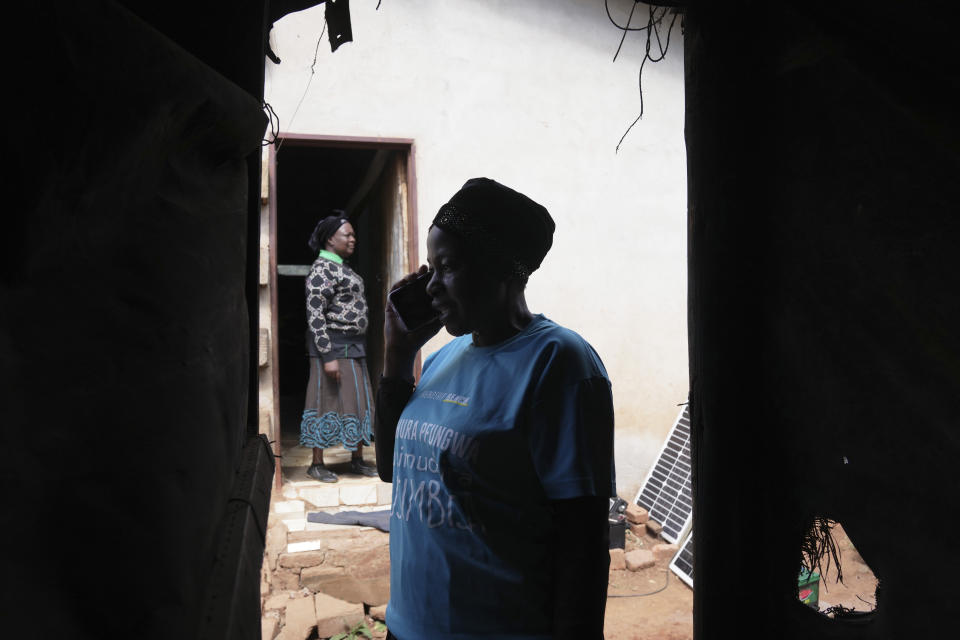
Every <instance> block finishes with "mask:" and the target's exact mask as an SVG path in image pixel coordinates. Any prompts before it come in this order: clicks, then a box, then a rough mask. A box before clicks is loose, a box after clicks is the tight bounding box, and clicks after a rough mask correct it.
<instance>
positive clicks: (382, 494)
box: [377, 482, 393, 505]
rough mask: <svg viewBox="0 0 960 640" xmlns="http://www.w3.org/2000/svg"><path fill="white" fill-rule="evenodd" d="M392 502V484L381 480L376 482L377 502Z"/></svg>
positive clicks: (384, 503) (383, 503)
mask: <svg viewBox="0 0 960 640" xmlns="http://www.w3.org/2000/svg"><path fill="white" fill-rule="evenodd" d="M391 502H393V485H392V484H387V483H386V482H381V483H379V484H377V504H382V505H386V504H390V503H391Z"/></svg>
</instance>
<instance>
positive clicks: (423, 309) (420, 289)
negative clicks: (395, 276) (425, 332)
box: [387, 271, 440, 333]
mask: <svg viewBox="0 0 960 640" xmlns="http://www.w3.org/2000/svg"><path fill="white" fill-rule="evenodd" d="M432 276H433V272H432V271H424V272H422V273H420V274H419V275H417V277H416V278H414V279H413V280H411V281H408V282H405V283H403V284H401V285H400V286H399V287H396V288H395V289H393V290H392V291H391V292H390V294H389V295H388V296H387V299H388V300H389V301H390V304H392V305H393V308H394V309H395V310H396V312H397V317H398V318H399V319H400V323H401V324H402V325H403V329H404V330H406V332H407V333H414V332H416V331H419V330H420V329H423V328H425V327H426V326H428V325H431V324H434V323H435V322H436V320H437V318H439V317H440V313H439V312H438V311H437V310H436V309H434V308H433V306H431V302H432V300H433V299H432V298H431V297H430V294H428V293H427V283H428V282H430V278H431V277H432Z"/></svg>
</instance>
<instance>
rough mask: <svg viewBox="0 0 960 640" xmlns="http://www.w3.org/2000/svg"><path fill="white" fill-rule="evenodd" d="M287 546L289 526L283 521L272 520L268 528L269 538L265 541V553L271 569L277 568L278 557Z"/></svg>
mask: <svg viewBox="0 0 960 640" xmlns="http://www.w3.org/2000/svg"><path fill="white" fill-rule="evenodd" d="M286 547H287V528H286V527H285V526H284V525H283V523H282V522H279V521H273V522H271V523H270V526H269V527H268V528H267V538H266V541H265V542H264V553H265V554H266V556H267V562H269V563H270V569H276V568H277V558H278V557H279V556H280V554H281V553H282V552H283V551H285V550H286Z"/></svg>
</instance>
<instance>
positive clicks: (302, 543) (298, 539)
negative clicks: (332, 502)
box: [286, 505, 390, 554]
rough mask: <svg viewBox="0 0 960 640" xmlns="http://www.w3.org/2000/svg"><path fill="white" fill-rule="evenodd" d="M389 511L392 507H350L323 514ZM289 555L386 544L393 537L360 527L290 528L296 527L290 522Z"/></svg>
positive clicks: (318, 525)
mask: <svg viewBox="0 0 960 640" xmlns="http://www.w3.org/2000/svg"><path fill="white" fill-rule="evenodd" d="M381 509H389V506H383V505H378V506H376V507H349V508H341V509H324V511H327V512H328V513H329V512H334V511H378V510H381ZM286 524H287V527H288V529H287V546H286V553H290V554H295V553H302V552H307V551H323V550H328V549H340V548H343V547H344V546H345V545H346V546H356V545H371V544H372V545H377V544H386V543H387V542H388V541H389V539H390V535H389V534H388V533H386V532H383V531H380V530H379V529H376V528H374V527H361V526H357V525H348V524H321V523H319V522H306V520H304V522H303V528H302V529H297V528H291V527H295V526H296V524H298V523H294V522H292V521H288V522H287V523H286Z"/></svg>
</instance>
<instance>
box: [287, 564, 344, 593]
mask: <svg viewBox="0 0 960 640" xmlns="http://www.w3.org/2000/svg"><path fill="white" fill-rule="evenodd" d="M346 573H347V570H346V569H344V568H343V567H334V566H328V565H319V566H316V567H306V568H305V569H304V570H303V571H301V572H300V583H299V584H300V586H301V587H305V588H307V589H310V590H311V591H323V590H324V588H323V585H324V584H326V583H327V582H329V581H330V580H333V579H334V578H339V577H340V576H343V575H346Z"/></svg>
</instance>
